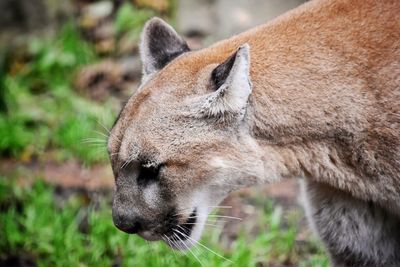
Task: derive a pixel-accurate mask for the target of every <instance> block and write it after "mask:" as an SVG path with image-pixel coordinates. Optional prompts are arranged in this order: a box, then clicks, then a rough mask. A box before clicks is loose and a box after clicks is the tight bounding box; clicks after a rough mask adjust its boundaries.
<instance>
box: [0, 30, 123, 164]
mask: <svg viewBox="0 0 400 267" xmlns="http://www.w3.org/2000/svg"><path fill="white" fill-rule="evenodd" d="M27 56H28V57H30V59H29V60H28V61H27V62H20V63H18V62H15V63H14V65H18V64H19V65H20V67H18V68H17V70H15V71H14V73H13V72H12V71H11V72H9V73H7V74H5V75H3V76H4V77H3V79H2V84H3V87H4V88H3V93H2V98H3V99H5V103H6V106H7V108H6V112H3V113H1V112H0V136H2V138H1V139H0V155H3V156H12V157H17V158H20V159H21V158H22V159H25V160H26V159H29V157H32V156H42V155H43V153H44V152H46V151H48V150H56V151H57V153H56V155H57V157H56V158H57V159H59V160H63V159H67V158H72V157H76V158H78V159H79V160H81V161H82V162H84V163H88V164H90V163H94V162H101V161H105V160H106V159H107V155H106V151H105V146H104V141H105V137H104V136H102V135H101V134H99V133H98V132H102V133H105V130H104V128H103V126H102V125H101V124H104V125H107V127H109V126H110V125H112V122H113V118H114V117H115V115H116V113H117V110H116V109H117V107H116V105H115V103H114V102H115V100H112V99H110V100H109V101H107V102H105V103H101V104H100V103H95V102H93V101H90V100H87V99H85V98H84V97H83V96H81V95H79V94H78V93H77V92H75V90H74V88H73V85H72V84H73V83H72V81H73V79H74V75H75V73H76V70H77V69H78V68H79V67H81V66H83V65H85V64H88V63H91V62H95V61H96V60H97V57H96V55H95V54H94V52H93V48H92V47H91V45H90V44H88V43H86V42H85V41H83V40H82V39H81V37H80V35H79V33H78V31H77V29H76V27H75V26H74V25H73V24H72V23H70V24H67V25H66V26H65V27H64V28H63V29H62V30H61V31H60V33H59V34H58V35H57V36H56V37H55V38H50V39H41V40H39V39H34V40H32V42H31V43H30V46H29V52H28V54H27ZM113 101H114V102H113ZM88 139H94V140H97V139H101V141H102V143H101V144H100V145H101V146H102V147H103V149H100V150H99V149H98V147H96V146H94V145H93V144H92V143H91V142H92V140H91V141H90V142H87V140H88ZM99 143H100V141H99ZM100 145H99V146H100Z"/></svg>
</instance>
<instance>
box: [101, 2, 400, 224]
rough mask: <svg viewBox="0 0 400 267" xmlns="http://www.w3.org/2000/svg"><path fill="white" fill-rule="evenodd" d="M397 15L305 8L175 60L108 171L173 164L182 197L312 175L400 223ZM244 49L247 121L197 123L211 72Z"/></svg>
mask: <svg viewBox="0 0 400 267" xmlns="http://www.w3.org/2000/svg"><path fill="white" fill-rule="evenodd" d="M399 14H400V1H398V0H379V1H377V0H316V1H310V2H308V3H306V4H304V5H303V6H301V7H299V8H297V9H295V10H293V11H291V12H289V13H287V14H285V15H283V16H281V17H279V18H278V19H276V20H274V21H272V22H270V23H267V24H265V25H262V26H259V27H257V28H255V29H252V30H250V31H247V32H245V33H242V34H240V35H237V36H234V37H232V38H230V39H228V40H224V41H222V42H219V43H216V44H215V45H213V46H211V47H209V48H206V49H203V50H200V51H195V52H188V53H185V54H183V55H181V56H179V57H178V58H176V59H174V60H173V61H172V62H170V63H169V64H168V65H167V66H165V67H164V68H163V69H161V70H160V71H159V72H158V73H156V74H154V75H153V76H152V77H150V78H149V79H148V80H147V82H146V83H144V84H143V85H142V87H141V88H140V89H139V90H138V92H137V93H136V94H135V95H134V96H132V98H131V99H130V100H129V102H128V104H127V105H126V107H125V108H124V110H123V112H122V114H121V116H120V119H119V120H118V122H117V124H116V126H115V127H114V129H113V131H112V135H111V137H110V141H109V149H110V152H111V153H112V155H114V156H112V161H113V165H115V166H118V165H120V164H121V162H124V161H127V160H128V159H130V155H129V151H130V149H131V147H132V146H138V147H140V148H139V150H140V151H145V152H144V153H147V154H148V155H150V157H153V158H154V160H155V161H158V162H163V163H165V164H166V170H165V177H166V179H167V180H168V181H169V182H170V183H171V184H173V186H171V188H172V189H171V190H173V191H174V192H175V194H176V195H179V194H180V193H181V192H185V193H187V194H189V192H191V191H192V190H193V188H195V187H201V186H205V185H207V184H210V183H211V184H212V183H213V181H212V179H215V181H214V182H215V183H220V184H223V182H229V181H230V182H231V183H235V184H237V185H238V186H237V187H234V188H232V189H231V190H233V189H236V188H239V187H242V186H247V185H251V184H255V183H258V182H271V181H274V180H277V179H280V178H281V177H305V178H307V179H309V180H310V181H314V182H318V183H322V184H326V185H329V186H331V187H332V188H335V190H340V191H341V192H343V193H346V194H349V195H350V196H352V197H354V198H356V199H360V200H363V201H372V202H373V203H376V204H377V205H379V206H380V207H382V208H383V209H385V210H387V211H388V212H389V213H392V214H396V216H398V217H400V15H399ZM244 43H248V44H249V45H250V58H251V60H250V80H251V83H252V94H251V95H250V99H249V104H248V106H247V111H246V116H245V119H244V122H243V123H240V124H233V125H232V124H227V123H221V122H214V123H212V122H210V121H209V120H207V119H204V118H203V119H199V118H197V119H194V117H195V116H193V114H192V113H191V112H192V108H191V107H193V105H194V104H193V103H196V101H197V99H198V98H199V97H200V96H203V95H206V94H208V93H210V88H209V76H210V72H211V71H212V70H213V69H214V68H215V67H216V66H217V65H218V64H219V63H221V62H223V61H224V60H226V59H227V58H228V57H229V56H230V55H231V54H232V53H234V52H235V50H236V49H237V48H238V47H239V46H240V45H242V44H244ZM201 120H203V121H201ZM123 147H127V149H122V148H123ZM123 151H125V152H123ZM117 155H118V156H117ZM215 159H216V160H217V162H215ZM230 176H232V178H231V179H230V178H229V177H230ZM221 177H226V178H224V179H223V178H221ZM236 178H237V180H235V179H236ZM218 179H222V180H218ZM233 181H234V182H233ZM324 190H326V189H325V188H324Z"/></svg>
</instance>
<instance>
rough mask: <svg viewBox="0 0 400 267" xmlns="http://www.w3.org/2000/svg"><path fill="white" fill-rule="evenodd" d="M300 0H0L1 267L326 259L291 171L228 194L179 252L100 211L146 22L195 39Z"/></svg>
mask: <svg viewBox="0 0 400 267" xmlns="http://www.w3.org/2000/svg"><path fill="white" fill-rule="evenodd" d="M302 2H304V1H303V0H248V1H244V0H196V1H195V0H125V1H124V0H102V1H94V0H64V1H57V0H0V266H146V267H149V266H150V267H151V266H257V267H260V266H328V261H327V258H326V256H325V253H324V251H323V249H322V246H321V244H320V243H319V242H318V241H317V240H315V238H314V237H313V235H312V234H311V231H310V230H309V229H308V227H307V223H306V220H305V218H304V214H303V211H302V209H301V208H300V206H299V204H298V203H299V200H298V198H299V197H298V196H299V193H298V185H297V182H296V181H294V180H287V181H282V182H281V183H279V184H275V185H271V186H266V187H264V188H257V189H254V188H252V189H245V190H242V191H240V192H236V193H234V194H233V195H232V196H230V197H229V198H228V199H226V200H225V202H224V203H223V204H222V205H223V206H224V208H221V209H220V210H219V211H217V212H218V213H219V214H221V215H223V216H228V217H226V219H224V220H218V221H213V220H211V219H210V221H209V224H210V225H209V226H208V228H207V231H206V234H205V236H204V238H203V239H202V241H201V242H202V244H204V246H197V247H196V248H194V249H193V250H192V251H191V252H187V253H186V254H183V253H180V252H173V251H172V250H171V249H169V248H168V247H167V246H166V245H165V244H162V243H160V242H158V243H148V242H146V241H144V240H142V239H140V238H138V237H136V236H132V235H127V234H124V233H122V232H120V231H118V230H117V229H116V228H115V227H114V226H113V224H112V219H111V208H110V203H111V197H112V189H113V176H112V172H111V169H110V165H109V163H108V157H107V153H106V138H107V135H108V131H109V129H110V127H111V126H112V124H113V122H114V120H115V118H116V115H117V114H118V112H119V110H120V108H121V105H122V103H124V102H125V101H126V100H127V99H128V97H129V96H130V95H131V94H132V93H133V92H134V91H135V90H136V88H137V87H138V85H139V81H140V78H141V63H140V61H139V57H138V47H137V44H138V40H139V35H140V32H141V29H142V27H143V24H144V23H145V21H146V20H148V19H149V18H150V17H152V16H159V17H162V18H164V19H165V20H167V21H168V22H169V23H171V24H172V25H173V26H174V27H175V28H176V29H177V31H178V32H179V33H181V34H182V35H183V36H184V37H185V38H186V39H187V41H188V43H189V44H190V46H191V48H192V49H201V48H202V47H205V46H208V45H209V44H212V43H213V42H215V41H217V40H220V39H223V38H227V37H229V36H231V35H233V34H236V33H238V32H241V31H244V30H246V29H248V28H251V27H253V26H255V25H258V24H261V23H264V22H266V21H268V20H271V19H273V18H274V17H276V16H278V15H279V14H281V13H283V12H285V11H286V10H289V9H292V8H294V7H296V6H297V5H300V4H301V3H302ZM230 217H236V218H239V219H230ZM206 247H207V248H206ZM224 258H226V259H224ZM227 259H228V260H227ZM229 260H230V261H232V262H233V263H231V262H230V261H229Z"/></svg>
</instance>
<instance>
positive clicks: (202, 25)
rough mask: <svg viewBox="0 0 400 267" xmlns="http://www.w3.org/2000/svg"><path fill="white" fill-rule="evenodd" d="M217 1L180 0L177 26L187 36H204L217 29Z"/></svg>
mask: <svg viewBox="0 0 400 267" xmlns="http://www.w3.org/2000/svg"><path fill="white" fill-rule="evenodd" d="M215 3H216V1H213V0H179V1H178V6H177V8H178V10H177V14H176V16H177V18H176V20H177V28H178V30H179V32H181V33H183V34H184V35H185V36H188V37H193V36H200V37H204V36H207V35H210V34H213V33H214V32H215V30H216V26H217V20H216V6H215Z"/></svg>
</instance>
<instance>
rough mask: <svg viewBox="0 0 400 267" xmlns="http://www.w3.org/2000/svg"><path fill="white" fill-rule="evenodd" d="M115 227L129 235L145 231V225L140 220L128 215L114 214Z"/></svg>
mask: <svg viewBox="0 0 400 267" xmlns="http://www.w3.org/2000/svg"><path fill="white" fill-rule="evenodd" d="M113 221H114V225H115V226H116V227H117V228H118V229H119V230H121V231H124V232H126V233H128V234H136V233H137V232H139V231H142V230H143V223H142V221H141V219H140V218H137V217H136V218H135V217H133V216H129V215H128V214H122V215H121V214H118V215H117V214H113Z"/></svg>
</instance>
